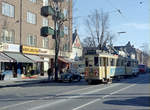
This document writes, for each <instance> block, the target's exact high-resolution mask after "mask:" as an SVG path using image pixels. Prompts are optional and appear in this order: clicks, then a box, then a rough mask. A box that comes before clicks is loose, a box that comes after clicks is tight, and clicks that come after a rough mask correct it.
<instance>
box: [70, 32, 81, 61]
mask: <svg viewBox="0 0 150 110" xmlns="http://www.w3.org/2000/svg"><path fill="white" fill-rule="evenodd" d="M82 51H83V47H82V44H81V41H80V38H79V35H78V33H77V30H75V32H74V33H73V35H72V52H71V56H70V58H71V59H73V60H80V59H81V57H82V55H83V54H82Z"/></svg>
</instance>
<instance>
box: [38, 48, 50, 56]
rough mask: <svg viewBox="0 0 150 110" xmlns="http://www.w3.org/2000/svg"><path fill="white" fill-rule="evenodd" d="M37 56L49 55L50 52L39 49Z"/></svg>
mask: <svg viewBox="0 0 150 110" xmlns="http://www.w3.org/2000/svg"><path fill="white" fill-rule="evenodd" d="M39 54H41V55H50V50H48V49H42V48H39Z"/></svg>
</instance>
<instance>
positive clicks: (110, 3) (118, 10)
mask: <svg viewBox="0 0 150 110" xmlns="http://www.w3.org/2000/svg"><path fill="white" fill-rule="evenodd" d="M106 1H107V3H108V4H109V5H110V6H111V7H112V8H114V9H115V10H116V12H118V14H119V15H121V16H122V17H123V18H124V19H125V20H127V21H128V19H127V18H126V16H124V15H123V12H122V11H121V9H119V8H116V6H114V5H113V3H112V2H111V1H110V0H106Z"/></svg>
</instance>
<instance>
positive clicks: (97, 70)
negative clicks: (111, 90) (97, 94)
mask: <svg viewBox="0 0 150 110" xmlns="http://www.w3.org/2000/svg"><path fill="white" fill-rule="evenodd" d="M128 63H130V64H128ZM135 63H136V62H135V61H134V60H129V59H126V58H124V57H121V56H118V55H113V54H108V53H104V52H96V51H95V52H94V51H93V52H90V53H89V54H88V53H87V54H86V55H85V80H86V81H87V82H88V83H89V84H91V83H92V82H94V81H102V82H104V81H105V82H108V81H111V79H112V78H114V77H117V78H118V77H120V76H128V75H133V74H135V73H137V70H136V66H135V65H136V64H135ZM133 65H134V66H133Z"/></svg>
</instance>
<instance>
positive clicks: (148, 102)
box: [103, 96, 150, 107]
mask: <svg viewBox="0 0 150 110" xmlns="http://www.w3.org/2000/svg"><path fill="white" fill-rule="evenodd" d="M103 103H104V104H111V105H126V106H143V107H150V96H142V97H136V98H132V99H125V100H108V101H104V102H103Z"/></svg>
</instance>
